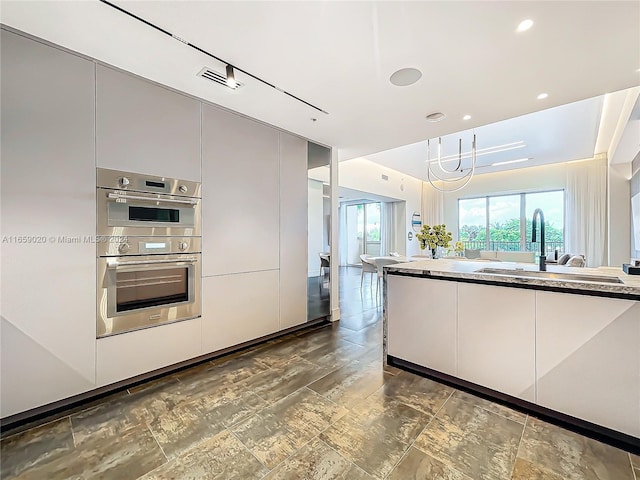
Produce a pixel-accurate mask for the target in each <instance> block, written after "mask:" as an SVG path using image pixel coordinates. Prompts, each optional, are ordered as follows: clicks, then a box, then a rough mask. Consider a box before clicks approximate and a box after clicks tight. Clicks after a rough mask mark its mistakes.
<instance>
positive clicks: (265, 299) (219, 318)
mask: <svg viewBox="0 0 640 480" xmlns="http://www.w3.org/2000/svg"><path fill="white" fill-rule="evenodd" d="M202 289H203V290H202V292H203V301H202V322H203V323H202V349H203V352H202V353H209V352H215V351H217V350H221V349H223V348H227V347H231V346H234V345H238V344H240V343H243V342H247V341H249V340H253V339H255V338H259V337H262V336H264V335H268V334H270V333H274V332H277V331H278V329H279V326H278V325H279V322H278V271H277V270H272V271H266V272H253V273H239V274H234V275H221V276H217V277H206V278H203V279H202Z"/></svg>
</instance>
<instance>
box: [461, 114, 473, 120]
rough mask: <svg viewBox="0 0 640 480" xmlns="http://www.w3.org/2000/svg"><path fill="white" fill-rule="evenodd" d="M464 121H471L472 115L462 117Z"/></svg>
mask: <svg viewBox="0 0 640 480" xmlns="http://www.w3.org/2000/svg"><path fill="white" fill-rule="evenodd" d="M462 119H463V120H471V115H465V116H464V117H462Z"/></svg>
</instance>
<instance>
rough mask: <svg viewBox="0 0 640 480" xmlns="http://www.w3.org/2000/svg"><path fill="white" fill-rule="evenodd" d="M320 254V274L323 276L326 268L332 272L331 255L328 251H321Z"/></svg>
mask: <svg viewBox="0 0 640 480" xmlns="http://www.w3.org/2000/svg"><path fill="white" fill-rule="evenodd" d="M318 255H319V256H320V276H321V277H323V276H324V275H325V270H324V269H325V268H326V269H327V271H328V272H331V256H330V254H329V253H328V252H320V253H318Z"/></svg>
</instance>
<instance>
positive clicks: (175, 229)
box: [98, 188, 200, 236]
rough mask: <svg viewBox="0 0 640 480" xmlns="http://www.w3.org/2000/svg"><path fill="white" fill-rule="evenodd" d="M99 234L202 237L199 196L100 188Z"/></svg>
mask: <svg viewBox="0 0 640 480" xmlns="http://www.w3.org/2000/svg"><path fill="white" fill-rule="evenodd" d="M98 235H106V236H125V235H133V236H158V235H161V236H199V235H200V199H199V198H195V197H194V198H191V197H180V196H176V195H160V194H152V193H140V192H128V191H127V192H123V191H114V190H105V189H100V188H99V189H98Z"/></svg>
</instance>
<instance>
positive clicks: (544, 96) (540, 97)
mask: <svg viewBox="0 0 640 480" xmlns="http://www.w3.org/2000/svg"><path fill="white" fill-rule="evenodd" d="M548 96H549V94H548V93H541V94H540V95H538V97H537V98H538V100H544V99H545V98H547V97H548Z"/></svg>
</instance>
